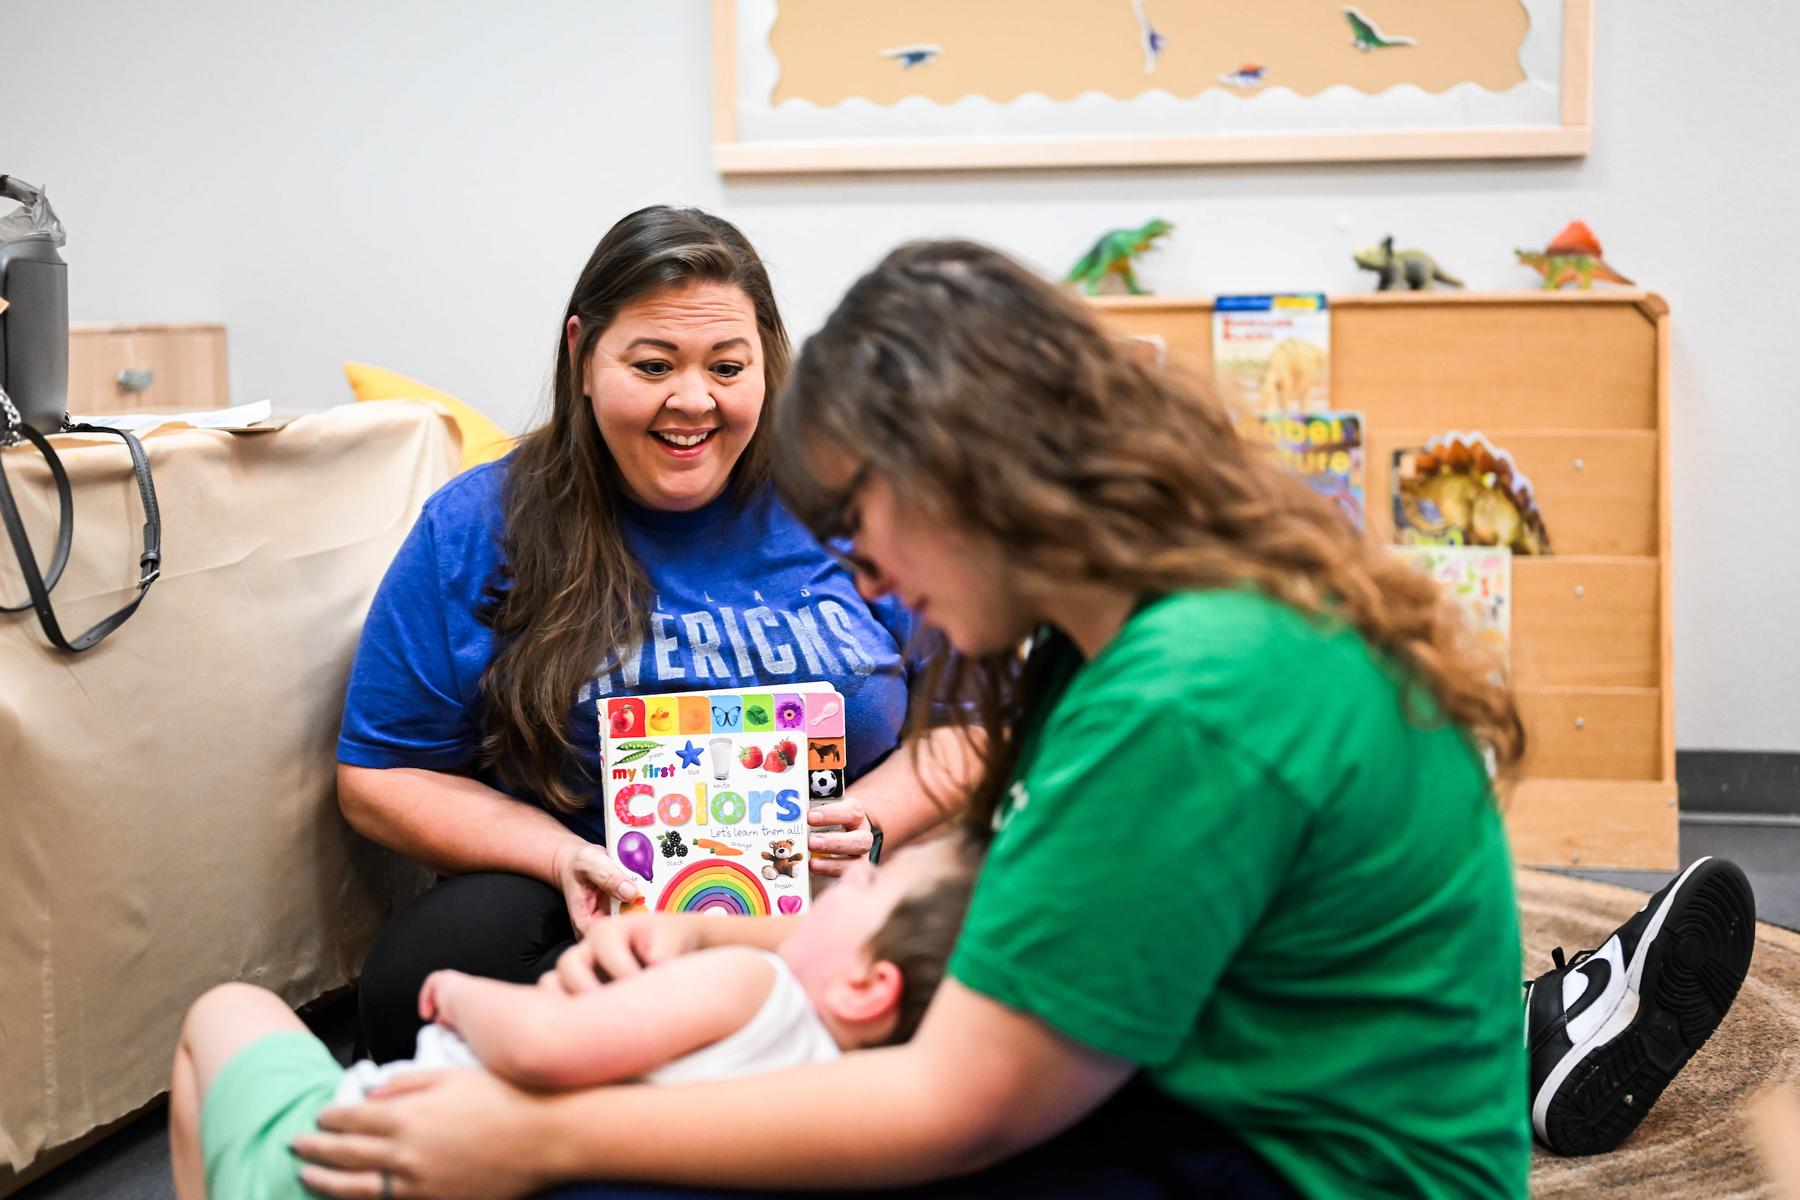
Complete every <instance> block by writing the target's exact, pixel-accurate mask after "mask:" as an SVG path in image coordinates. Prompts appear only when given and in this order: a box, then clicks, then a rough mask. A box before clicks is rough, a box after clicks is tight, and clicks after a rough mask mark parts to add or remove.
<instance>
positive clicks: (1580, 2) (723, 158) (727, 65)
mask: <svg viewBox="0 0 1800 1200" xmlns="http://www.w3.org/2000/svg"><path fill="white" fill-rule="evenodd" d="M1593 2H1594V0H1564V7H1563V28H1562V70H1561V88H1562V94H1561V121H1560V123H1559V124H1557V125H1548V124H1545V125H1541V126H1540V125H1518V126H1481V127H1471V128H1462V129H1457V128H1450V129H1374V128H1371V129H1356V130H1343V131H1312V130H1308V131H1289V132H1262V133H1204V134H1191V135H1181V136H1163V135H1134V136H1090V137H1042V136H1018V137H1006V138H984V137H966V138H965V137H939V138H911V139H902V138H891V139H890V138H883V139H874V138H870V139H829V140H827V139H816V140H815V139H808V140H782V141H775V140H771V141H746V140H743V139H742V138H741V136H740V125H739V120H738V113H737V81H738V63H737V41H738V24H737V12H736V8H737V6H736V0H713V128H714V132H713V162H714V165H715V166H716V167H717V169H718V170H719V171H720V172H721V173H723V174H725V175H785V174H809V173H864V172H877V171H931V170H984V169H1029V168H1068V167H1120V166H1173V165H1195V164H1221V163H1297V162H1369V161H1388V162H1398V161H1417V160H1432V159H1440V160H1447V159H1512V158H1574V157H1580V156H1583V155H1585V154H1586V153H1587V152H1588V148H1589V145H1590V143H1591V119H1592V118H1591V87H1592V85H1591V74H1592V63H1593V33H1594V11H1593Z"/></svg>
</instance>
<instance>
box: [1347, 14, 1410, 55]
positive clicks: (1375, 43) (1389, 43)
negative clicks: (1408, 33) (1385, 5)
mask: <svg viewBox="0 0 1800 1200" xmlns="http://www.w3.org/2000/svg"><path fill="white" fill-rule="evenodd" d="M1344 20H1346V21H1348V22H1350V36H1351V41H1350V44H1351V45H1352V46H1355V47H1356V48H1357V49H1358V50H1361V51H1362V52H1363V53H1364V54H1367V53H1368V52H1369V51H1371V50H1386V49H1389V48H1391V47H1394V46H1416V45H1418V44H1419V41H1418V39H1417V38H1409V37H1399V36H1393V35H1389V34H1385V33H1383V32H1381V30H1379V29H1377V28H1375V22H1373V21H1371V20H1369V18H1368V17H1367V16H1365V15H1364V14H1363V11H1362V10H1361V9H1359V8H1357V7H1356V6H1355V5H1353V4H1346V5H1344Z"/></svg>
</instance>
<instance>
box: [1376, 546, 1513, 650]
mask: <svg viewBox="0 0 1800 1200" xmlns="http://www.w3.org/2000/svg"><path fill="white" fill-rule="evenodd" d="M1394 549H1395V550H1396V551H1397V552H1398V553H1400V554H1402V555H1404V556H1405V557H1407V558H1408V559H1410V560H1411V561H1412V563H1413V565H1414V566H1416V567H1418V569H1419V570H1421V571H1423V572H1425V573H1426V574H1427V575H1429V576H1431V578H1432V579H1433V580H1435V581H1436V582H1437V584H1438V586H1439V587H1441V588H1443V589H1444V590H1445V591H1446V592H1448V593H1450V595H1452V596H1454V597H1455V598H1456V600H1457V602H1458V603H1459V604H1461V605H1462V606H1463V608H1464V610H1465V611H1466V612H1467V613H1468V616H1469V621H1470V623H1471V625H1472V627H1473V628H1474V630H1475V638H1476V641H1478V642H1479V643H1480V644H1481V645H1482V646H1484V647H1486V648H1487V649H1489V650H1493V651H1495V652H1496V653H1498V654H1500V655H1501V656H1502V657H1504V656H1505V655H1506V653H1507V646H1508V643H1510V642H1511V640H1512V557H1513V556H1512V551H1511V550H1508V549H1507V548H1506V547H1504V546H1429V545H1411V546H1396V547H1394Z"/></svg>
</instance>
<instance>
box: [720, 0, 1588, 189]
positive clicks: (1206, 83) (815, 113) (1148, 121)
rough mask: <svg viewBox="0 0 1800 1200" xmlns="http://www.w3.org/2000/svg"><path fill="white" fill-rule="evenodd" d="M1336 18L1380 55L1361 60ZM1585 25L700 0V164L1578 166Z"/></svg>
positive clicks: (1446, 12) (1171, 8) (1262, 5)
mask: <svg viewBox="0 0 1800 1200" xmlns="http://www.w3.org/2000/svg"><path fill="white" fill-rule="evenodd" d="M1347 8H1353V9H1355V11H1356V13H1357V14H1358V16H1359V17H1364V16H1366V17H1367V18H1369V19H1370V21H1371V22H1372V25H1373V27H1374V28H1375V30H1376V32H1377V33H1378V34H1379V35H1380V36H1381V37H1382V38H1384V39H1386V40H1388V41H1390V42H1392V43H1393V44H1391V45H1383V46H1381V47H1379V48H1372V49H1365V48H1363V47H1361V46H1359V44H1358V39H1357V38H1356V37H1355V36H1353V27H1352V22H1351V21H1350V19H1349V18H1348V17H1347V15H1346V9H1347ZM1591 24H1592V11H1591V5H1590V0H1460V2H1459V3H1457V4H1455V5H1444V4H1442V3H1440V2H1439V0H1367V2H1366V3H1364V4H1362V5H1356V6H1346V5H1343V4H1341V3H1335V2H1331V0H1285V2H1284V3H1282V4H1279V5H1272V4H1269V3H1266V2H1265V0H1182V2H1180V3H1177V2H1175V0H1113V2H1096V0H984V2H983V3H981V4H967V3H962V2H960V0H913V2H912V3H908V4H904V5H897V4H892V3H887V2H884V0H715V29H714V36H715V39H717V43H716V45H715V64H716V68H717V73H718V75H719V79H718V81H717V83H716V86H717V87H718V88H719V89H720V94H719V96H718V101H719V105H718V124H719V133H718V136H717V143H718V145H717V154H716V157H717V159H718V161H719V165H720V166H721V168H722V169H725V170H728V171H730V170H744V171H755V170H808V169H818V170H825V169H835V170H844V169H858V168H868V169H882V168H906V167H932V166H980V165H992V166H1037V165H1057V164H1058V163H1067V164H1071V165H1073V164H1076V163H1081V162H1149V161H1172V162H1176V161H1257V160H1274V159H1284V158H1285V159H1304V158H1313V159H1328V158H1357V157H1363V158H1368V157H1476V156H1482V155H1488V154H1508V153H1520V154H1522V153H1568V152H1580V151H1579V149H1576V150H1571V149H1570V148H1571V147H1575V146H1576V144H1577V143H1580V149H1585V137H1586V127H1587V120H1588V116H1587V58H1588V45H1589V40H1590V38H1591ZM1524 134H1537V135H1540V136H1538V137H1536V138H1535V139H1533V138H1523V137H1522V136H1521V135H1524ZM1501 135H1504V137H1502V136H1501ZM1396 138H1398V139H1399V140H1395V139H1396ZM1372 139H1377V140H1372ZM1409 139H1410V140H1409ZM1533 145H1535V146H1537V147H1538V149H1536V150H1531V149H1530V147H1531V146H1533ZM1458 147H1462V148H1461V149H1459V148H1458Z"/></svg>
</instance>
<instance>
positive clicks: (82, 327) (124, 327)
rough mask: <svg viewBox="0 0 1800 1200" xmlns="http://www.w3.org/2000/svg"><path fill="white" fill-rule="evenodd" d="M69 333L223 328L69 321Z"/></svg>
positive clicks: (216, 328) (217, 329) (220, 328)
mask: <svg viewBox="0 0 1800 1200" xmlns="http://www.w3.org/2000/svg"><path fill="white" fill-rule="evenodd" d="M69 332H70V333H71V334H76V333H224V332H225V326H224V325H222V324H220V323H218V322H216V321H191V322H190V321H152V322H149V323H133V322H129V321H127V322H118V323H114V322H110V321H71V322H69Z"/></svg>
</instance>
